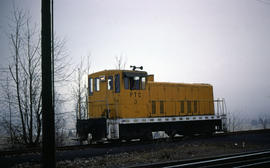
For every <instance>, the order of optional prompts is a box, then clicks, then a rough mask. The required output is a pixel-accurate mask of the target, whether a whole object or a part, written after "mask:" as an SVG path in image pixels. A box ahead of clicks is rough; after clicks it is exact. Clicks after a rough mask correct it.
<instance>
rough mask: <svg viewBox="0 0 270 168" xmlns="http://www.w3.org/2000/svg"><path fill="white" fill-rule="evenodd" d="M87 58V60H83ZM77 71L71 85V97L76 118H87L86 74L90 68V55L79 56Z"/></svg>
mask: <svg viewBox="0 0 270 168" xmlns="http://www.w3.org/2000/svg"><path fill="white" fill-rule="evenodd" d="M85 59H87V61H84V60H85ZM76 69H77V73H76V75H75V76H76V77H75V79H76V80H75V82H74V86H73V98H74V101H75V112H76V119H85V118H88V85H87V83H88V74H89V69H90V55H88V56H87V57H86V58H84V57H83V58H81V62H80V64H79V65H78V66H77V67H76Z"/></svg>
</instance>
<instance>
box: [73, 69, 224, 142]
mask: <svg viewBox="0 0 270 168" xmlns="http://www.w3.org/2000/svg"><path fill="white" fill-rule="evenodd" d="M225 120H226V117H225V115H220V114H215V108H214V99H213V87H212V86H211V85H209V84H186V83H168V82H155V81H154V75H148V74H147V72H145V71H139V70H136V69H135V68H134V69H133V70H104V71H100V72H96V73H93V74H90V75H88V119H78V120H77V124H76V127H77V134H78V136H79V138H80V140H86V139H87V137H88V135H89V134H90V135H91V137H92V139H93V140H95V141H98V140H103V139H107V140H116V139H117V140H122V139H125V140H131V139H151V138H152V132H156V131H165V132H166V134H168V135H169V136H170V137H174V136H175V134H180V135H191V134H212V133H214V132H215V131H223V130H224V129H225V128H226V127H225Z"/></svg>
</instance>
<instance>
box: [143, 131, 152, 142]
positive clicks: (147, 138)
mask: <svg viewBox="0 0 270 168" xmlns="http://www.w3.org/2000/svg"><path fill="white" fill-rule="evenodd" d="M141 140H142V141H152V140H153V135H152V132H146V133H145V134H144V135H143V137H142V139H141Z"/></svg>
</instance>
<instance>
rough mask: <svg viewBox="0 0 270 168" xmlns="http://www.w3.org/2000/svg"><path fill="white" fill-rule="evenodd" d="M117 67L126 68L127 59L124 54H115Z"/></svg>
mask: <svg viewBox="0 0 270 168" xmlns="http://www.w3.org/2000/svg"><path fill="white" fill-rule="evenodd" d="M115 63H116V69H119V70H120V69H125V68H126V60H124V59H123V56H122V55H121V56H115Z"/></svg>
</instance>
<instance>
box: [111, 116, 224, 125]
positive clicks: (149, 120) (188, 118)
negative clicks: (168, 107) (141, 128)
mask: <svg viewBox="0 0 270 168" xmlns="http://www.w3.org/2000/svg"><path fill="white" fill-rule="evenodd" d="M225 117H226V116H218V115H203V116H202V115H200V116H178V117H176V116H175V117H151V118H123V119H116V120H112V119H109V122H114V123H115V122H116V123H119V124H135V123H161V122H182V121H203V120H221V119H224V118H225Z"/></svg>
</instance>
